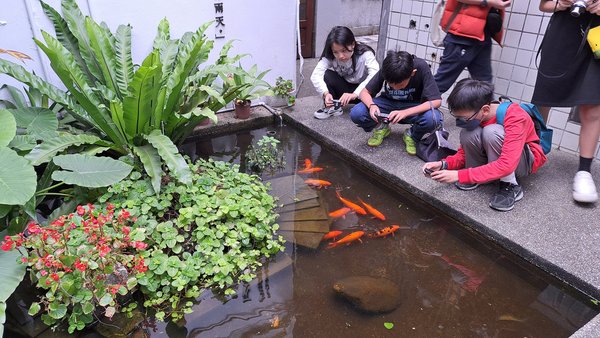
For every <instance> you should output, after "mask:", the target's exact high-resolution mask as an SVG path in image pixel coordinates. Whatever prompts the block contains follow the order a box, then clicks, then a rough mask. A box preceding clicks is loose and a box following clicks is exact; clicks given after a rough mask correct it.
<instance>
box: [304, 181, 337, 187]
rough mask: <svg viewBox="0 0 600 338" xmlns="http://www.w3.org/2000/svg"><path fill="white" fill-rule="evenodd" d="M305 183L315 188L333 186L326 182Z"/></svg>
mask: <svg viewBox="0 0 600 338" xmlns="http://www.w3.org/2000/svg"><path fill="white" fill-rule="evenodd" d="M304 183H306V184H308V185H310V186H313V187H319V188H322V187H328V186H330V185H331V182H329V181H324V180H305V181H304Z"/></svg>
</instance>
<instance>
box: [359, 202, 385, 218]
mask: <svg viewBox="0 0 600 338" xmlns="http://www.w3.org/2000/svg"><path fill="white" fill-rule="evenodd" d="M358 201H359V202H360V203H362V205H364V206H365V209H367V211H368V212H369V214H371V215H373V216H375V217H376V218H379V219H380V220H382V221H385V216H384V215H383V214H382V213H381V212H379V210H377V209H375V208H373V206H371V205H370V204H367V203H365V202H364V201H363V200H361V199H360V198H359V199H358Z"/></svg>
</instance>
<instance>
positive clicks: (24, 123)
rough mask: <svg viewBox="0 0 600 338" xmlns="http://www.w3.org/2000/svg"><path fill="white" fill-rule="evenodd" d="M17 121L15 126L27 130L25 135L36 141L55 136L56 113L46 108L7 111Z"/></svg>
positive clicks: (56, 127)
mask: <svg viewBox="0 0 600 338" xmlns="http://www.w3.org/2000/svg"><path fill="white" fill-rule="evenodd" d="M9 111H10V112H11V113H12V114H13V115H14V116H15V120H16V121H17V126H19V127H20V128H24V129H26V130H27V134H28V135H31V136H34V137H35V138H36V139H38V140H42V139H44V138H48V137H49V136H53V135H55V134H56V130H57V129H58V119H57V118H56V113H54V112H53V111H52V110H50V109H47V108H38V107H26V108H18V109H10V110H9Z"/></svg>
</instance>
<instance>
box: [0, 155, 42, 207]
mask: <svg viewBox="0 0 600 338" xmlns="http://www.w3.org/2000/svg"><path fill="white" fill-rule="evenodd" d="M0 159H2V160H0V191H1V192H2V193H0V204H18V205H23V204H25V203H27V201H29V199H30V198H31V196H33V194H34V193H35V187H36V184H37V175H36V174H35V170H34V169H33V166H32V165H31V164H30V163H29V161H27V160H26V159H25V158H23V157H21V156H19V155H18V154H17V153H16V152H15V151H14V150H12V149H9V148H5V147H4V148H0Z"/></svg>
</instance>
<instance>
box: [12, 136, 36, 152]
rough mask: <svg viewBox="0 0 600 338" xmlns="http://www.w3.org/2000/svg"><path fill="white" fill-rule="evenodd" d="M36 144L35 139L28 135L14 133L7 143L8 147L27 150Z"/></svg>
mask: <svg viewBox="0 0 600 338" xmlns="http://www.w3.org/2000/svg"><path fill="white" fill-rule="evenodd" d="M36 145H37V142H36V139H35V137H33V136H29V135H16V136H15V138H13V139H12V141H10V143H9V144H8V147H9V148H12V149H16V150H19V151H26V152H29V151H30V150H31V149H33V148H34V147H35V146H36Z"/></svg>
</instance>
